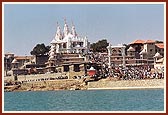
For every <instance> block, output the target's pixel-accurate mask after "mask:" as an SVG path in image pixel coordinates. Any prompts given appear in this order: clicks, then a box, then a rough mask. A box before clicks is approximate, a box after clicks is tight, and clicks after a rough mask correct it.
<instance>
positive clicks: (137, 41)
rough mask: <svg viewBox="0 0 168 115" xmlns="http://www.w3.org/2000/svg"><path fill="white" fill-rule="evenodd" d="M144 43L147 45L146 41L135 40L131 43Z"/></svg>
mask: <svg viewBox="0 0 168 115" xmlns="http://www.w3.org/2000/svg"><path fill="white" fill-rule="evenodd" d="M143 43H145V41H144V40H135V41H133V42H131V43H130V44H143Z"/></svg>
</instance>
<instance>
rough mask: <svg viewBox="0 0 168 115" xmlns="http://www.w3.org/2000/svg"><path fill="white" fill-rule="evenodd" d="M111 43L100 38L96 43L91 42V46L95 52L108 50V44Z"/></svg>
mask: <svg viewBox="0 0 168 115" xmlns="http://www.w3.org/2000/svg"><path fill="white" fill-rule="evenodd" d="M108 45H109V43H107V40H106V39H102V40H99V41H98V42H96V43H93V44H91V46H90V48H91V49H92V51H93V52H107V46H108Z"/></svg>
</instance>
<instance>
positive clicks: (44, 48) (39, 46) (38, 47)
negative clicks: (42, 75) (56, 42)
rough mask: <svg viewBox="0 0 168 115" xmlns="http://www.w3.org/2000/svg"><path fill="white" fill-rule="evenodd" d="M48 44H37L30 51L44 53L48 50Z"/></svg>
mask: <svg viewBox="0 0 168 115" xmlns="http://www.w3.org/2000/svg"><path fill="white" fill-rule="evenodd" d="M49 50H50V46H45V45H44V43H42V44H37V45H36V46H35V47H34V48H33V50H32V51H31V52H30V54H31V55H45V54H47V53H48V52H49Z"/></svg>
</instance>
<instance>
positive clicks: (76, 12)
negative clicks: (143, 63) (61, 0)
mask: <svg viewBox="0 0 168 115" xmlns="http://www.w3.org/2000/svg"><path fill="white" fill-rule="evenodd" d="M3 18H4V53H8V52H10V53H14V54H15V55H30V51H32V49H33V48H34V47H35V46H36V45H37V44H39V43H40V44H41V43H44V44H45V45H50V42H51V41H52V39H53V38H54V36H55V32H56V26H57V22H58V23H59V25H60V26H61V29H62V30H63V26H64V19H66V21H67V24H68V26H69V28H70V27H71V25H72V22H73V24H74V25H75V28H76V31H77V34H78V35H79V36H81V37H84V36H87V37H88V40H89V41H90V42H91V43H94V42H97V41H98V40H102V39H107V41H108V42H109V43H110V44H111V45H118V44H129V43H131V42H132V41H134V40H137V39H142V40H147V39H152V40H161V41H163V40H164V5H163V4H5V5H4V17H3Z"/></svg>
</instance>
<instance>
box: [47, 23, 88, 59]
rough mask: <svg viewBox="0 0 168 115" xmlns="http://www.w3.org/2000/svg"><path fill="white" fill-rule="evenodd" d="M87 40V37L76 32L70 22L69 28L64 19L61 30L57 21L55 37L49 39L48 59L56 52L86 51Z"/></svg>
mask: <svg viewBox="0 0 168 115" xmlns="http://www.w3.org/2000/svg"><path fill="white" fill-rule="evenodd" d="M88 51H89V42H88V39H87V37H79V36H78V34H77V33H76V30H75V26H74V25H73V24H72V27H71V30H70V29H69V27H68V25H67V23H66V20H65V24H64V28H63V31H61V27H60V26H59V25H58V23H57V31H56V35H55V38H54V39H53V40H52V41H51V50H50V54H49V55H50V57H49V59H52V58H54V55H55V54H57V53H79V54H80V53H85V54H86V53H88Z"/></svg>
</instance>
